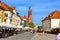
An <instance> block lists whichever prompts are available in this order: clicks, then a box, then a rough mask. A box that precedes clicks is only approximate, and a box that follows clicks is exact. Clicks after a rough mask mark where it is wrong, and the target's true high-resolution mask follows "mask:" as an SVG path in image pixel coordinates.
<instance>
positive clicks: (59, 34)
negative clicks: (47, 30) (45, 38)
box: [56, 31, 60, 40]
mask: <svg viewBox="0 0 60 40" xmlns="http://www.w3.org/2000/svg"><path fill="white" fill-rule="evenodd" d="M56 40H60V31H59V33H58V35H57V38H56Z"/></svg>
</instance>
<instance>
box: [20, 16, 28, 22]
mask: <svg viewBox="0 0 60 40" xmlns="http://www.w3.org/2000/svg"><path fill="white" fill-rule="evenodd" d="M20 18H21V19H26V20H27V21H28V16H20Z"/></svg>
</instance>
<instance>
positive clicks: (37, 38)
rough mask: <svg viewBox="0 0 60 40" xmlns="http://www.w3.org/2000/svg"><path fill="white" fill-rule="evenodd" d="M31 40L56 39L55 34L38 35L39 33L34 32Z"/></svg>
mask: <svg viewBox="0 0 60 40" xmlns="http://www.w3.org/2000/svg"><path fill="white" fill-rule="evenodd" d="M31 40H56V35H55V34H46V33H45V35H43V36H42V35H40V33H35V36H34V37H33V38H32V39H31Z"/></svg>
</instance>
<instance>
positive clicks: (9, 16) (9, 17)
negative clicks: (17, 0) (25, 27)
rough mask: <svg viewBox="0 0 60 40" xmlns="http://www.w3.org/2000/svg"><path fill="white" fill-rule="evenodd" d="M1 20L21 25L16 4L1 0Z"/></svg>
mask: <svg viewBox="0 0 60 40" xmlns="http://www.w3.org/2000/svg"><path fill="white" fill-rule="evenodd" d="M0 22H1V23H6V24H12V25H16V26H20V16H19V15H18V13H17V12H16V9H15V7H14V6H8V5H6V4H5V3H4V2H1V1H0Z"/></svg>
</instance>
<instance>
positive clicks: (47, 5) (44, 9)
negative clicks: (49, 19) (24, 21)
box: [2, 0, 60, 25]
mask: <svg viewBox="0 0 60 40" xmlns="http://www.w3.org/2000/svg"><path fill="white" fill-rule="evenodd" d="M2 1H3V2H5V3H6V4H7V5H9V6H16V10H17V12H19V13H20V14H19V15H21V16H23V15H24V14H25V15H28V8H29V6H31V7H32V19H33V22H34V24H35V25H41V24H42V22H41V20H42V18H44V17H46V16H47V15H48V14H50V13H51V12H53V11H55V10H60V0H2Z"/></svg>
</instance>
